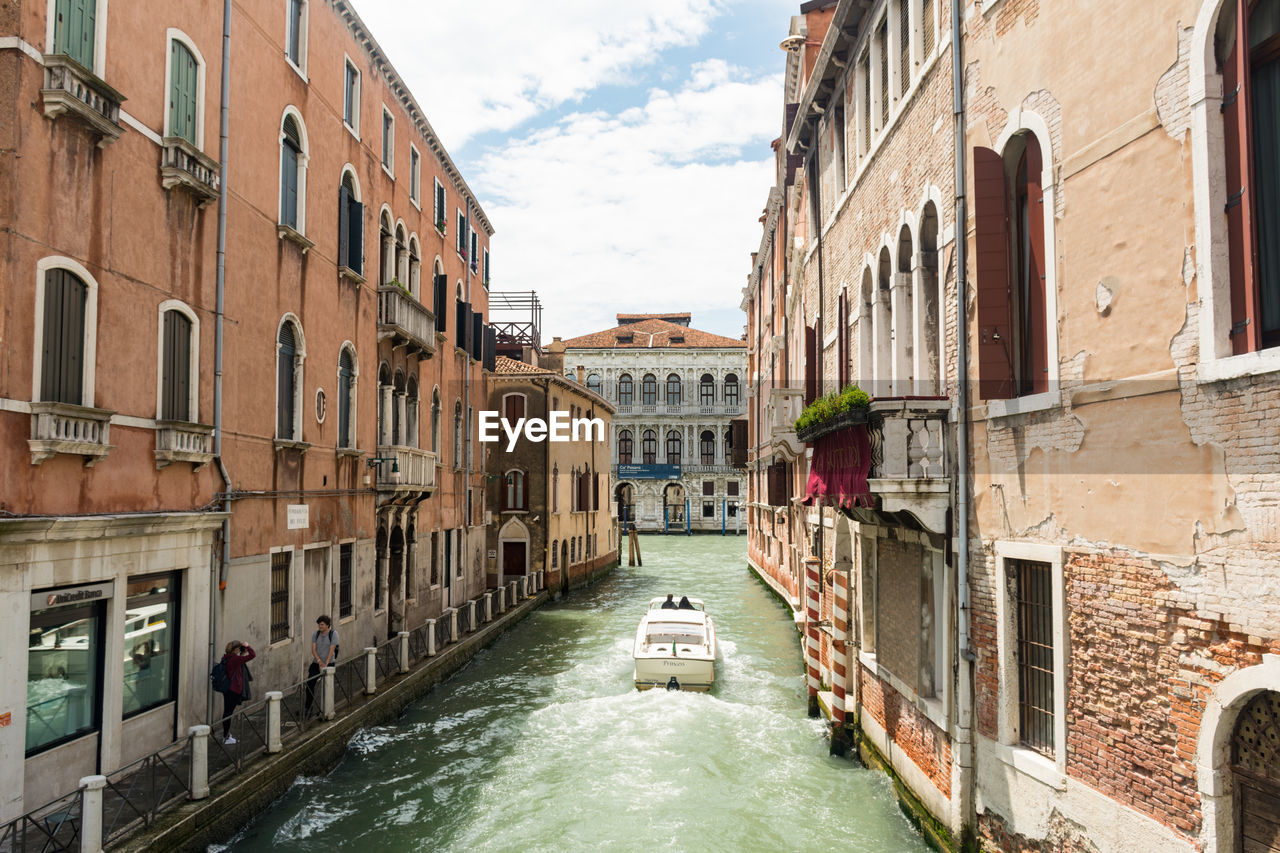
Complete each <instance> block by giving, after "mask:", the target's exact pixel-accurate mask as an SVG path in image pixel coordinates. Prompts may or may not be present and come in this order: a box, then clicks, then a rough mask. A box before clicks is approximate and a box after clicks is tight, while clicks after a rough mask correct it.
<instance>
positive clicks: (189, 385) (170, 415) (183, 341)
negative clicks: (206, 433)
mask: <svg viewBox="0 0 1280 853" xmlns="http://www.w3.org/2000/svg"><path fill="white" fill-rule="evenodd" d="M191 332H192V322H191V318H190V317H189V316H187V314H186V313H185V312H184V311H179V310H178V309H176V308H170V309H169V310H167V311H165V312H164V320H163V322H162V325H161V335H162V336H163V338H162V340H161V355H160V420H163V421H188V422H189V421H193V420H195V418H194V417H193V414H194V410H193V408H192V396H193V395H192V391H193V390H194V388H195V383H194V381H193V379H192V376H193V370H192V368H193V367H194V366H195V365H194V364H193V359H192V349H193V346H192V342H193V337H192V333H191ZM77 402H79V401H77Z"/></svg>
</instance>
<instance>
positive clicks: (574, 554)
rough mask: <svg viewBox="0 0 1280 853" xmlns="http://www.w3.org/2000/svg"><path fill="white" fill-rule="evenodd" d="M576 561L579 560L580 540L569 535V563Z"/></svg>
mask: <svg viewBox="0 0 1280 853" xmlns="http://www.w3.org/2000/svg"><path fill="white" fill-rule="evenodd" d="M576 562H578V540H577V539H575V538H574V537H572V536H570V537H569V565H573V564H574V563H576Z"/></svg>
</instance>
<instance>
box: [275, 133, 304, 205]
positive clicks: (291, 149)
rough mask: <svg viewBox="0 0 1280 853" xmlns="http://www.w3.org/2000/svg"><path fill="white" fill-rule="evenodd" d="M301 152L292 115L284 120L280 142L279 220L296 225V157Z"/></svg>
mask: <svg viewBox="0 0 1280 853" xmlns="http://www.w3.org/2000/svg"><path fill="white" fill-rule="evenodd" d="M301 154H302V134H301V133H300V132H299V131H298V124H297V122H295V121H294V120H293V116H287V117H286V118H285V120H284V141H283V142H282V143H281V144H280V222H281V224H283V225H288V226H289V227H290V228H297V227H298V159H299V155H301Z"/></svg>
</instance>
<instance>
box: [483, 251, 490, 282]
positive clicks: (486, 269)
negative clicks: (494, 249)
mask: <svg viewBox="0 0 1280 853" xmlns="http://www.w3.org/2000/svg"><path fill="white" fill-rule="evenodd" d="M484 286H485V287H488V286H489V247H488V246H485V249H484Z"/></svg>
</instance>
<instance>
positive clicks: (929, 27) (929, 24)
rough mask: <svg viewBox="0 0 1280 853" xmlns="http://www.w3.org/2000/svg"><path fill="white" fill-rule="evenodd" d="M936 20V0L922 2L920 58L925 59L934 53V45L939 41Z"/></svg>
mask: <svg viewBox="0 0 1280 853" xmlns="http://www.w3.org/2000/svg"><path fill="white" fill-rule="evenodd" d="M936 26H937V22H936V21H935V20H934V0H921V2H920V36H921V37H920V58H921V59H925V58H927V57H928V56H929V54H931V53H933V45H934V42H935V41H936V39H937V36H936V34H935V29H936Z"/></svg>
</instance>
